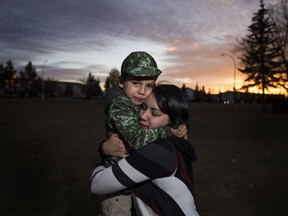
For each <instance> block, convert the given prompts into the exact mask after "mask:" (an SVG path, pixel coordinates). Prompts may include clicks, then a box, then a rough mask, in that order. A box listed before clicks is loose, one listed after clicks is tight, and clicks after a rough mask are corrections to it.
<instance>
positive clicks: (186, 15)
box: [0, 0, 274, 82]
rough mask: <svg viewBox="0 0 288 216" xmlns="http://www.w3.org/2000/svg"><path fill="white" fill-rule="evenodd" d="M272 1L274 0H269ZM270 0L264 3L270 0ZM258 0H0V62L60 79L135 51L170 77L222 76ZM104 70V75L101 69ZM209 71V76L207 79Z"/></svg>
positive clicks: (106, 68) (112, 64)
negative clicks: (224, 63) (141, 51)
mask: <svg viewBox="0 0 288 216" xmlns="http://www.w3.org/2000/svg"><path fill="white" fill-rule="evenodd" d="M270 2H271V3H272V2H274V0H270ZM270 2H269V1H267V4H268V3H270ZM259 4H260V3H259V2H258V1H248V0H241V1H239V0H219V1H214V0H205V1H203V0H178V1H177V2H176V1H174V0H145V1H134V0H117V1H114V0H61V1H59V0H57V1H56V0H49V1H41V0H29V1H23V0H2V1H1V3H0V34H1V41H0V48H1V53H0V63H2V62H5V61H7V60H8V59H13V60H15V61H16V62H18V64H22V65H23V64H25V62H27V61H29V60H31V61H32V62H35V64H37V65H39V67H40V66H41V65H42V64H43V62H44V60H46V59H48V62H49V64H47V71H49V72H50V73H51V75H52V74H53V75H55V76H56V78H58V77H62V78H63V77H64V78H65V79H67V78H68V77H69V76H70V78H71V79H75V77H76V76H77V75H82V76H83V75H84V74H87V73H88V72H93V73H95V74H98V75H99V74H100V75H101V74H108V73H109V71H110V69H111V68H112V67H115V66H116V67H118V68H119V66H120V64H121V62H122V60H123V59H124V58H125V57H126V56H127V55H128V54H129V53H130V52H131V51H133V50H135V49H145V50H147V51H149V52H151V53H152V54H153V56H155V57H156V58H157V59H159V65H160V66H161V67H162V68H163V69H164V70H165V72H166V74H167V76H169V77H171V78H175V79H176V78H177V77H179V76H181V77H189V76H190V77H192V79H194V80H195V79H196V80H199V81H201V82H202V80H203V82H204V81H205V80H209V79H213V77H217V76H223V74H222V72H221V70H222V69H221V68H220V69H216V68H217V67H220V66H221V62H220V61H219V58H222V59H223V57H219V55H220V53H221V52H228V51H229V49H231V46H233V43H235V40H236V38H237V37H239V36H241V35H244V34H245V32H246V31H247V26H248V24H249V23H250V22H251V18H252V15H253V12H256V11H257V10H258V8H259ZM103 76H104V75H103ZM207 77H209V78H207Z"/></svg>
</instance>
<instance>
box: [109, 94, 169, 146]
mask: <svg viewBox="0 0 288 216" xmlns="http://www.w3.org/2000/svg"><path fill="white" fill-rule="evenodd" d="M107 117H108V118H107V122H106V127H107V128H106V129H107V136H108V137H109V136H110V135H111V134H112V133H116V132H118V133H120V134H121V137H122V138H123V139H124V142H125V143H126V144H127V145H129V146H130V147H131V148H133V149H138V148H140V147H142V146H144V145H146V144H147V143H150V142H152V141H155V140H157V139H161V138H166V137H167V132H166V129H167V128H166V127H163V128H154V129H148V130H140V126H139V107H138V106H135V105H133V104H132V103H131V102H130V100H129V99H128V98H127V97H126V96H118V97H116V98H114V100H113V101H112V103H111V105H110V107H109V110H108V116H107Z"/></svg>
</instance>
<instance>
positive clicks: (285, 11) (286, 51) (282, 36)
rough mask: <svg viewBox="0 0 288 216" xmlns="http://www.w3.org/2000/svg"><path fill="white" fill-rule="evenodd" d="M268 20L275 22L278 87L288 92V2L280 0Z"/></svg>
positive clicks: (272, 9) (287, 0)
mask: <svg viewBox="0 0 288 216" xmlns="http://www.w3.org/2000/svg"><path fill="white" fill-rule="evenodd" d="M269 16H270V18H271V19H272V20H273V21H274V22H275V31H274V35H273V36H274V39H275V46H276V47H279V53H280V57H279V61H280V62H281V63H282V64H281V70H280V71H279V77H280V80H279V85H280V86H281V87H282V88H284V89H286V91H287V90H288V0H281V1H280V2H279V3H277V4H276V5H275V6H274V7H272V8H271V10H270V13H269Z"/></svg>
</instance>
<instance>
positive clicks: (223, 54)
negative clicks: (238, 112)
mask: <svg viewBox="0 0 288 216" xmlns="http://www.w3.org/2000/svg"><path fill="white" fill-rule="evenodd" d="M225 55H226V56H229V57H230V58H231V59H232V60H233V63H234V85H233V91H234V92H235V91H236V88H235V79H236V62H235V59H234V57H233V56H232V55H230V54H228V53H221V56H225Z"/></svg>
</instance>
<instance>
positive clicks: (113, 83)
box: [104, 68, 120, 89]
mask: <svg viewBox="0 0 288 216" xmlns="http://www.w3.org/2000/svg"><path fill="white" fill-rule="evenodd" d="M119 76H120V72H119V71H118V70H117V69H116V68H113V69H111V71H110V73H109V77H107V78H106V81H105V85H104V88H105V89H108V88H112V87H119V83H118V78H119Z"/></svg>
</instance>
